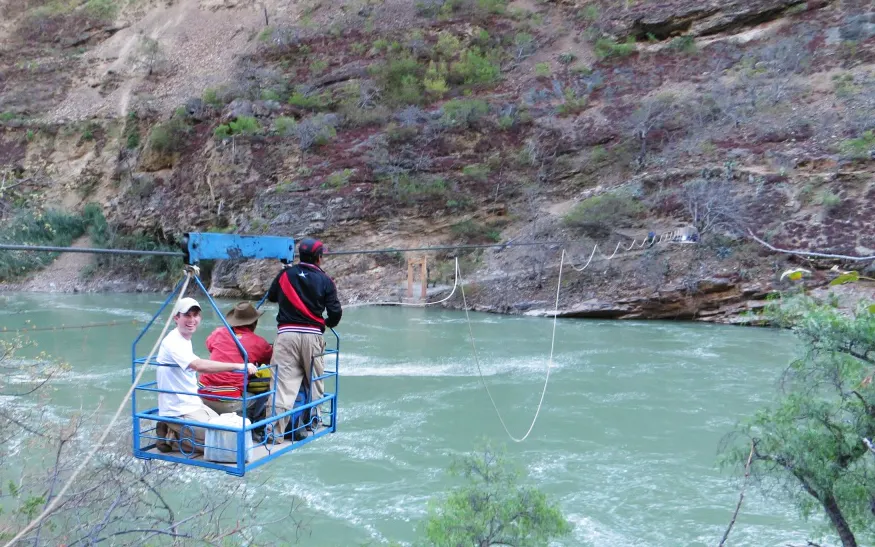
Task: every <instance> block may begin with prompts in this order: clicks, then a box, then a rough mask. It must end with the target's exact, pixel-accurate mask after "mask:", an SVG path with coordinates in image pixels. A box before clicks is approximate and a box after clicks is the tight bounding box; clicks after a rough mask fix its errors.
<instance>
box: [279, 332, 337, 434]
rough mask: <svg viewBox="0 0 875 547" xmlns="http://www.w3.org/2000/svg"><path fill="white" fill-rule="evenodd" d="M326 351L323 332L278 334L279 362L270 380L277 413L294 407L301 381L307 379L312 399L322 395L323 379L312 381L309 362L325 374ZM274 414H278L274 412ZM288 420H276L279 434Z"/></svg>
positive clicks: (315, 370)
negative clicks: (323, 356) (324, 356)
mask: <svg viewBox="0 0 875 547" xmlns="http://www.w3.org/2000/svg"><path fill="white" fill-rule="evenodd" d="M323 353H325V338H323V337H322V335H321V334H311V333H305V332H283V333H280V334H278V335H277V337H276V341H274V344H273V362H274V363H276V365H277V371H276V375H275V376H274V377H273V379H272V380H271V387H272V388H273V389H274V390H275V393H274V394H273V397H274V400H273V403H274V404H273V405H271V408H276V414H280V413H283V412H286V411H288V410H291V409H292V408H293V407H294V406H295V398H296V397H297V396H298V391H299V390H300V389H301V382H302V381H303V380H304V379H305V378H306V380H307V384H308V385H309V387H310V400H311V401H316V400H318V399H321V398H322V395H323V394H324V393H325V388H324V386H323V384H322V380H317V381H315V382H313V380H312V378H311V377H310V365H311V363H312V365H313V373H314V374H315V375H316V376H322V374H324V372H325V365H324V362H323V358H322V354H323ZM268 412H269V413H271V416H275V415H276V414H273V413H272V411H270V410H269V411H268ZM288 423H289V416H286V417H285V418H281V419H280V420H277V422H276V423H275V424H273V427H274V429H273V430H274V431H276V432H277V436H279V435H282V432H284V431H285V430H286V425H288Z"/></svg>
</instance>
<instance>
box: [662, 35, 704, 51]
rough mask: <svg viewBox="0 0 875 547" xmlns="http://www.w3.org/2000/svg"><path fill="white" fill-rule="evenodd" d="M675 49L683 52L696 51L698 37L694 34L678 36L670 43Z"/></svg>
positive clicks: (670, 46)
mask: <svg viewBox="0 0 875 547" xmlns="http://www.w3.org/2000/svg"><path fill="white" fill-rule="evenodd" d="M668 47H669V48H671V49H672V50H674V51H678V52H681V53H696V51H697V48H696V39H695V38H694V37H692V36H678V37H677V38H675V39H674V40H672V41H671V43H670V44H669V45H668Z"/></svg>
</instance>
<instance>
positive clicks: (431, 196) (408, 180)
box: [393, 175, 450, 203]
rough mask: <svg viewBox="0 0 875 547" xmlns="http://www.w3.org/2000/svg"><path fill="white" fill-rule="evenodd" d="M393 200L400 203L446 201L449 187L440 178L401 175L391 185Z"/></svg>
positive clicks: (444, 180)
mask: <svg viewBox="0 0 875 547" xmlns="http://www.w3.org/2000/svg"><path fill="white" fill-rule="evenodd" d="M393 191H394V194H393V197H394V199H396V200H398V201H402V202H408V203H410V202H423V201H431V200H441V201H444V200H445V199H446V196H447V194H449V193H450V185H449V183H447V181H446V179H444V178H442V177H412V176H409V175H402V176H400V177H398V179H397V181H396V182H395V183H394V184H393Z"/></svg>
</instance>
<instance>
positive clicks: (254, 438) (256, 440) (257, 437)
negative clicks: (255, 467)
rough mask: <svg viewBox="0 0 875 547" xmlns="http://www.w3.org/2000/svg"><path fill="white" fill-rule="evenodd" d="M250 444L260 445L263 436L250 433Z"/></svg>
mask: <svg viewBox="0 0 875 547" xmlns="http://www.w3.org/2000/svg"><path fill="white" fill-rule="evenodd" d="M252 442H253V443H255V444H261V443H263V442H264V434H263V433H258V432H255V431H253V432H252Z"/></svg>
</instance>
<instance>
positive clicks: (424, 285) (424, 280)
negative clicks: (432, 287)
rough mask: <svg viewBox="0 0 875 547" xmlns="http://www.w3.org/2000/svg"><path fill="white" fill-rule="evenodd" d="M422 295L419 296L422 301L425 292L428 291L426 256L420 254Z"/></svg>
mask: <svg viewBox="0 0 875 547" xmlns="http://www.w3.org/2000/svg"><path fill="white" fill-rule="evenodd" d="M421 275H422V295H421V298H422V300H423V301H425V300H426V298H425V297H426V293H427V292H428V258H427V257H426V256H425V255H422V271H421Z"/></svg>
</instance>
